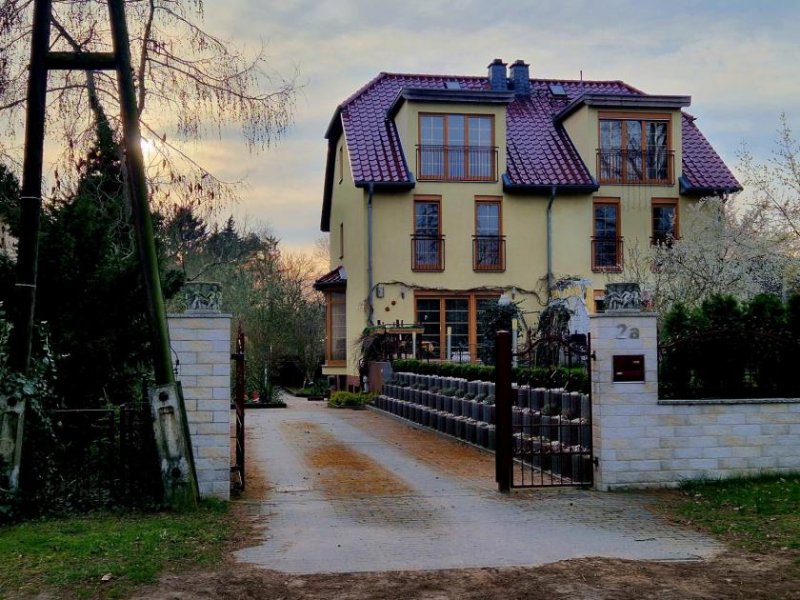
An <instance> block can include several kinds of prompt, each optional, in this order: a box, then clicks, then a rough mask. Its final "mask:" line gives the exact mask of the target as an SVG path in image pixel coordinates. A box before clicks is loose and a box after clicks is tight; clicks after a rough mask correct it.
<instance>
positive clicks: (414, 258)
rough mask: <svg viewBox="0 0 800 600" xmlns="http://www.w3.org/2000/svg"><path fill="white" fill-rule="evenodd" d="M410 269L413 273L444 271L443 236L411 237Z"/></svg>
mask: <svg viewBox="0 0 800 600" xmlns="http://www.w3.org/2000/svg"><path fill="white" fill-rule="evenodd" d="M411 269H412V270H413V271H444V236H443V235H412V236H411Z"/></svg>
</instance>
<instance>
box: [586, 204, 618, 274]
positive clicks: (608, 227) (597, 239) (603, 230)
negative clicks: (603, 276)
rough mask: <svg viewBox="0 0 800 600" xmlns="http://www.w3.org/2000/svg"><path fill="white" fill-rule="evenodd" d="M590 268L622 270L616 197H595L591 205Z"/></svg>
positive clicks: (595, 269) (594, 269)
mask: <svg viewBox="0 0 800 600" xmlns="http://www.w3.org/2000/svg"><path fill="white" fill-rule="evenodd" d="M592 212H593V218H592V228H593V233H594V235H593V236H592V270H593V271H621V270H622V236H621V235H620V231H621V227H620V216H619V199H618V198H595V200H594V203H593V206H592Z"/></svg>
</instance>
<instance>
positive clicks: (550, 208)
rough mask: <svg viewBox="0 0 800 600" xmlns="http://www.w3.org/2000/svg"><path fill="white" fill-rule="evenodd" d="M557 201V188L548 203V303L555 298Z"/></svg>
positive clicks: (552, 190)
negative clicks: (555, 205) (554, 238)
mask: <svg viewBox="0 0 800 600" xmlns="http://www.w3.org/2000/svg"><path fill="white" fill-rule="evenodd" d="M555 200H556V186H553V187H552V188H550V201H549V202H548V203H547V302H548V303H549V302H550V300H552V298H553V202H555Z"/></svg>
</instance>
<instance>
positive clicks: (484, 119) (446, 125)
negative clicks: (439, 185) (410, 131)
mask: <svg viewBox="0 0 800 600" xmlns="http://www.w3.org/2000/svg"><path fill="white" fill-rule="evenodd" d="M496 162H497V149H496V148H495V146H494V117H493V116H492V115H444V114H427V113H425V114H420V116H419V148H418V152H417V178H418V179H421V180H424V179H438V180H452V181H495V180H496V179H497V175H496Z"/></svg>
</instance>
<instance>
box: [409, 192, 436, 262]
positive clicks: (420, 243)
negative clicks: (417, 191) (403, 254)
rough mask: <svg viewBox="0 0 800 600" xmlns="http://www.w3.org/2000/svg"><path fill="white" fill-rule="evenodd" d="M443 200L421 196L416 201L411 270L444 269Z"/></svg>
mask: <svg viewBox="0 0 800 600" xmlns="http://www.w3.org/2000/svg"><path fill="white" fill-rule="evenodd" d="M441 232H442V220H441V198H439V197H438V196H419V197H417V198H415V199H414V235H413V236H411V268H412V270H414V271H441V270H443V269H444V236H442V233H441Z"/></svg>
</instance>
